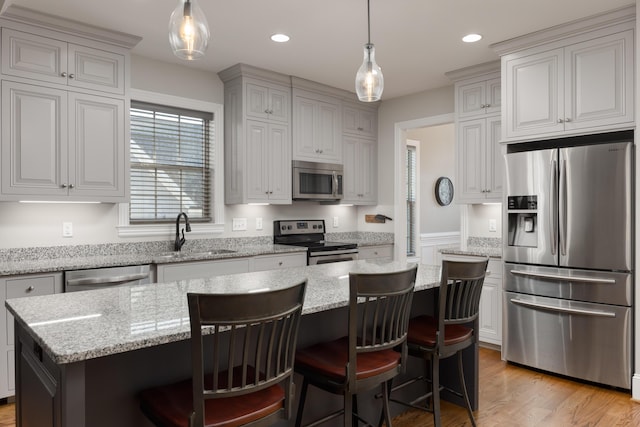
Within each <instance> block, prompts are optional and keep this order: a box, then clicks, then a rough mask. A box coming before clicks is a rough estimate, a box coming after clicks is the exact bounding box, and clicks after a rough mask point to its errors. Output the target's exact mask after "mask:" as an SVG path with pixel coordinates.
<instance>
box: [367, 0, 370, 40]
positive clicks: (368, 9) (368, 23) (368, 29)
mask: <svg viewBox="0 0 640 427" xmlns="http://www.w3.org/2000/svg"><path fill="white" fill-rule="evenodd" d="M369 3H370V0H367V44H371V10H370V7H369Z"/></svg>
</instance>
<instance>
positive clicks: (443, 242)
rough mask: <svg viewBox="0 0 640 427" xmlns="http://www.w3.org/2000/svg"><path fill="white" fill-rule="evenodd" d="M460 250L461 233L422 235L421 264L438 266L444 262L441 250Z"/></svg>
mask: <svg viewBox="0 0 640 427" xmlns="http://www.w3.org/2000/svg"><path fill="white" fill-rule="evenodd" d="M446 248H456V249H459V248H460V232H459V231H450V232H444V233H424V234H421V235H420V262H421V263H422V264H434V265H438V264H440V263H441V262H442V256H441V254H440V249H446Z"/></svg>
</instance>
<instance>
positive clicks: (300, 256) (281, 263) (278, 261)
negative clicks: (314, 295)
mask: <svg viewBox="0 0 640 427" xmlns="http://www.w3.org/2000/svg"><path fill="white" fill-rule="evenodd" d="M306 265H307V253H306V252H295V253H291V254H276V255H259V256H255V257H253V258H251V262H250V263H249V271H267V270H279V269H282V268H291V267H304V266H306Z"/></svg>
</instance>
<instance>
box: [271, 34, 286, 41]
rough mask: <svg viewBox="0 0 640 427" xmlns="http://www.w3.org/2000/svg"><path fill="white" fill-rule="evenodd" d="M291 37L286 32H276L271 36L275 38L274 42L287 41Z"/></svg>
mask: <svg viewBox="0 0 640 427" xmlns="http://www.w3.org/2000/svg"><path fill="white" fill-rule="evenodd" d="M289 39H290V37H289V36H288V35H286V34H280V33H278V34H274V35H272V36H271V40H273V41H274V42H278V43H285V42H288V41H289Z"/></svg>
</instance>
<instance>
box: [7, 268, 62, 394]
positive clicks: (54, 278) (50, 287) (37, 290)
mask: <svg viewBox="0 0 640 427" xmlns="http://www.w3.org/2000/svg"><path fill="white" fill-rule="evenodd" d="M0 289H2V292H3V293H4V299H9V298H22V297H32V296H38V295H50V294H53V293H60V292H62V290H63V284H62V273H45V274H30V275H24V276H11V277H3V278H1V279H0ZM1 312H2V314H1V316H0V398H5V397H8V396H12V395H14V394H15V362H14V360H15V354H14V330H13V316H12V315H11V314H9V312H8V311H7V309H6V308H5V307H4V303H3V305H2V309H1Z"/></svg>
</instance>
